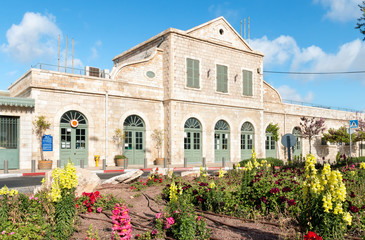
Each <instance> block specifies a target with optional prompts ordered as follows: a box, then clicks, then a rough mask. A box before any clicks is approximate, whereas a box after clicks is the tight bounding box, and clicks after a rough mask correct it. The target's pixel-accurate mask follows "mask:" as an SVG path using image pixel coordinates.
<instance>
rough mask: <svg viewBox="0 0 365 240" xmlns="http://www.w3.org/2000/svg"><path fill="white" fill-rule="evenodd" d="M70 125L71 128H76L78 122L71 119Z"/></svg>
mask: <svg viewBox="0 0 365 240" xmlns="http://www.w3.org/2000/svg"><path fill="white" fill-rule="evenodd" d="M70 125H71V127H73V128H76V127H77V126H79V121H77V119H72V120H71V121H70Z"/></svg>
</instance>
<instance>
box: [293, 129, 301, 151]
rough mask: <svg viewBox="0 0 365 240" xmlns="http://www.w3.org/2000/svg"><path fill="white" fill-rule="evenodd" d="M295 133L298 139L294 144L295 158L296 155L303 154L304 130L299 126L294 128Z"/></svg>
mask: <svg viewBox="0 0 365 240" xmlns="http://www.w3.org/2000/svg"><path fill="white" fill-rule="evenodd" d="M293 135H294V136H295V138H296V139H297V142H296V143H295V145H294V146H293V158H294V156H297V157H299V156H300V154H302V131H301V130H300V128H299V127H295V128H294V129H293Z"/></svg>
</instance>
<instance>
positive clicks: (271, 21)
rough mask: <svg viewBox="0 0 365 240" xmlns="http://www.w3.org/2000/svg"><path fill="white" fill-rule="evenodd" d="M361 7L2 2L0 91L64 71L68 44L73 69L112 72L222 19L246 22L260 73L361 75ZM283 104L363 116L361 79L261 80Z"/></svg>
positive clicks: (355, 0) (310, 2)
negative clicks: (129, 58)
mask: <svg viewBox="0 0 365 240" xmlns="http://www.w3.org/2000/svg"><path fill="white" fill-rule="evenodd" d="M360 2H361V0H307V1H293V0H280V1H272V0H261V1H252V0H250V1H249V0H239V1H238V0H237V1H202V0H200V1H197V0H194V1H190V0H184V1H121V0H120V1H92V0H90V1H68V0H64V1H25V0H20V1H10V0H5V1H2V6H1V8H0V90H6V89H7V88H8V87H9V86H10V84H11V83H13V82H14V81H16V80H17V79H18V78H19V77H21V76H22V75H23V74H24V73H25V72H26V71H27V70H29V68H30V67H31V65H36V64H37V63H39V62H42V63H49V64H55V65H57V48H58V35H59V34H60V35H61V65H62V66H64V64H65V63H64V59H65V57H64V56H65V53H64V52H65V38H66V35H67V36H68V54H67V55H68V57H67V59H68V65H70V64H71V38H73V39H74V65H75V67H77V68H83V67H84V66H95V67H99V68H102V69H105V68H108V69H111V67H112V61H111V60H112V58H113V57H114V56H116V55H118V54H120V53H122V52H123V51H125V50H128V49H129V48H131V47H133V46H135V45H137V44H139V43H141V42H143V41H145V40H147V39H149V38H150V37H152V36H154V35H156V34H158V33H160V32H162V31H163V30H165V29H167V28H169V27H173V28H177V29H181V30H188V29H190V28H193V27H195V26H198V25H200V24H202V23H205V22H207V21H210V20H212V19H214V18H216V17H219V16H223V17H225V18H226V19H227V20H228V22H229V23H230V24H231V25H232V26H233V27H234V28H235V29H236V30H237V32H240V21H241V20H243V19H244V18H246V19H247V17H250V30H251V31H250V40H249V44H250V45H251V46H252V47H253V48H254V49H255V50H258V51H261V52H263V53H264V54H265V57H264V71H286V72H287V71H289V72H290V71H295V72H334V71H335V72H338V71H340V72H347V71H365V42H364V41H362V39H363V37H364V36H362V35H361V34H360V32H359V30H358V29H354V27H355V26H356V22H357V18H358V17H360V16H361V12H360V10H359V7H358V6H357V5H358V4H359V3H360ZM264 79H265V80H266V81H267V82H269V83H270V84H271V85H273V86H274V87H275V88H277V89H278V90H279V92H280V93H281V95H282V97H283V98H284V99H290V100H296V101H304V102H312V103H317V104H322V105H328V106H337V107H343V108H352V109H357V110H361V111H363V110H365V100H363V98H362V96H364V91H365V74H338V75H288V74H269V73H265V74H264Z"/></svg>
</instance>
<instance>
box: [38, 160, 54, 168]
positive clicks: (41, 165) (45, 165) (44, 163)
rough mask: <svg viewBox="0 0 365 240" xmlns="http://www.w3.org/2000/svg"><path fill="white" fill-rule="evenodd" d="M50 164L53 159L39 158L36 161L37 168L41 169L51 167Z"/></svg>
mask: <svg viewBox="0 0 365 240" xmlns="http://www.w3.org/2000/svg"><path fill="white" fill-rule="evenodd" d="M52 164H53V161H42V160H39V161H38V169H39V170H42V169H52Z"/></svg>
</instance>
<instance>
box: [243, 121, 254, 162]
mask: <svg viewBox="0 0 365 240" xmlns="http://www.w3.org/2000/svg"><path fill="white" fill-rule="evenodd" d="M254 142H255V141H254V128H253V126H252V124H251V123H249V122H245V123H244V124H242V127H241V160H243V159H248V158H250V157H251V154H252V148H253V147H254Z"/></svg>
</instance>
